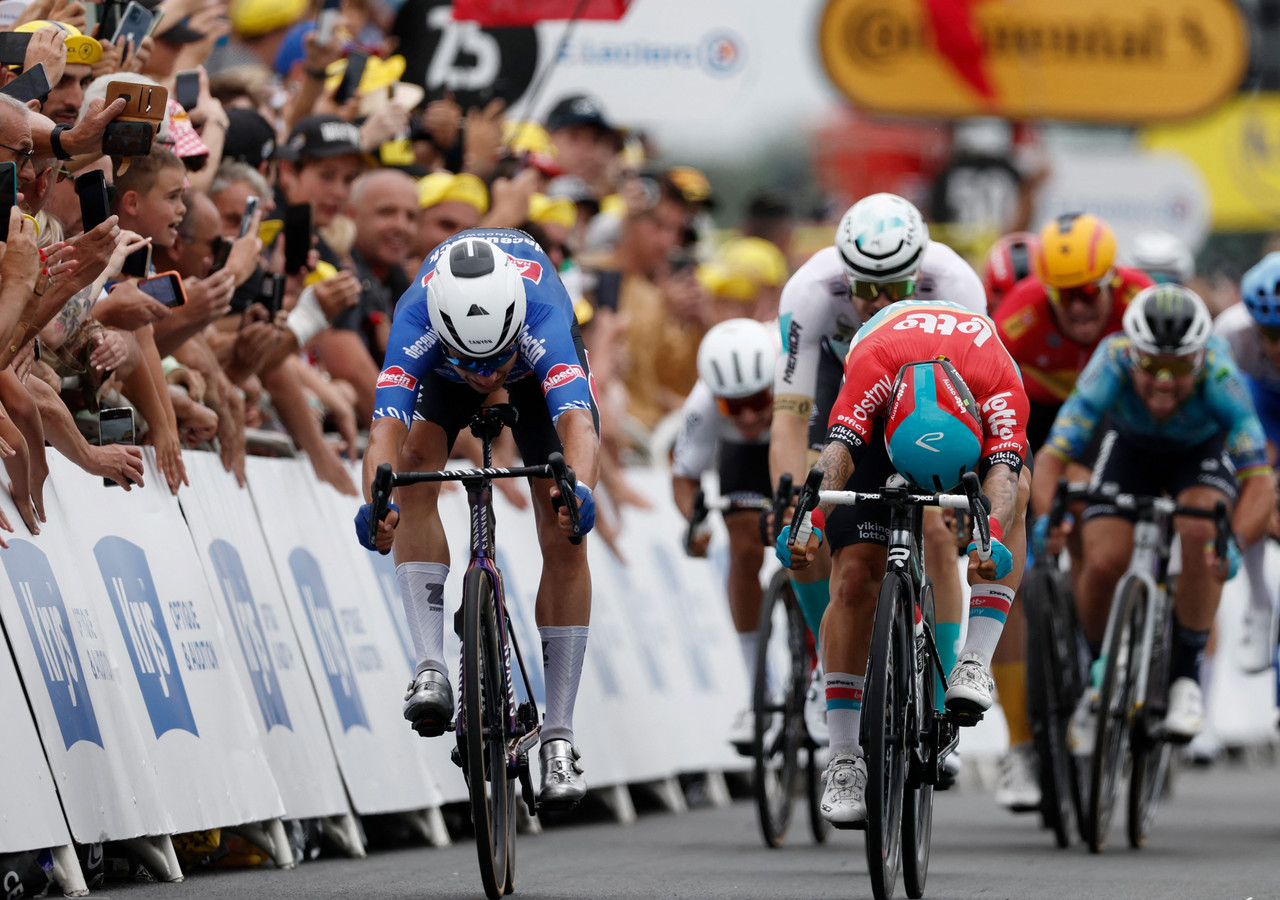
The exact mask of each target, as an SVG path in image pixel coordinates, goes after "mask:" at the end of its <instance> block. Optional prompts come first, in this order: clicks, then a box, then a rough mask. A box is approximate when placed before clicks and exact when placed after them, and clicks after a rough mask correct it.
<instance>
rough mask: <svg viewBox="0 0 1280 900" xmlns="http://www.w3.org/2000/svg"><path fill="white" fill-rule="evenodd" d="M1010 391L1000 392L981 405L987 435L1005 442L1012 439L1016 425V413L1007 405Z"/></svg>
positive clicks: (1011, 394) (1010, 395) (1011, 393)
mask: <svg viewBox="0 0 1280 900" xmlns="http://www.w3.org/2000/svg"><path fill="white" fill-rule="evenodd" d="M1012 397H1013V392H1012V391H1002V392H1001V393H999V394H996V395H995V396H994V397H990V398H988V399H987V401H986V402H985V403H983V404H982V411H983V413H985V414H986V416H987V433H988V434H993V435H995V436H996V437H998V438H1000V439H1001V440H1004V441H1007V440H1009V438H1011V437H1013V426H1014V425H1015V424H1017V421H1018V413H1017V411H1016V410H1014V409H1013V408H1012V407H1011V406H1010V405H1009V400H1010V398H1012Z"/></svg>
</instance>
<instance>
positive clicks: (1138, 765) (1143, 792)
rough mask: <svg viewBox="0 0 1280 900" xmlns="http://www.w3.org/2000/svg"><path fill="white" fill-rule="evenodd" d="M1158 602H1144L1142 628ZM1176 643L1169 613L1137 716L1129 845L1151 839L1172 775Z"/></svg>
mask: <svg viewBox="0 0 1280 900" xmlns="http://www.w3.org/2000/svg"><path fill="white" fill-rule="evenodd" d="M1154 606H1155V604H1147V603H1144V604H1142V615H1141V616H1140V618H1139V620H1138V626H1137V627H1139V628H1141V627H1142V625H1143V624H1144V623H1145V621H1146V617H1147V616H1149V615H1152V614H1153V613H1154V612H1155V610H1154ZM1172 646H1173V617H1172V616H1168V615H1166V616H1165V617H1164V621H1163V622H1157V623H1156V629H1155V641H1154V645H1153V646H1152V648H1151V664H1150V665H1149V666H1148V668H1147V690H1146V696H1145V697H1143V698H1142V705H1141V706H1140V707H1139V709H1138V712H1137V714H1136V715H1135V716H1134V718H1133V735H1132V737H1131V739H1130V743H1131V747H1130V750H1129V752H1130V755H1131V756H1132V757H1133V768H1132V770H1131V771H1130V773H1129V819H1128V831H1129V846H1131V847H1133V848H1135V849H1137V848H1140V847H1142V845H1143V844H1145V843H1146V842H1147V835H1149V834H1150V833H1151V822H1152V820H1153V819H1154V818H1155V814H1156V806H1157V805H1158V804H1159V802H1160V796H1161V794H1162V793H1163V792H1164V785H1165V779H1166V778H1167V777H1168V775H1169V758H1170V756H1172V749H1173V748H1172V747H1171V746H1170V744H1169V742H1168V741H1167V740H1165V739H1164V736H1163V734H1162V731H1163V724H1164V716H1165V712H1166V711H1167V707H1168V695H1169V691H1168V688H1169V651H1170V648H1171V647H1172Z"/></svg>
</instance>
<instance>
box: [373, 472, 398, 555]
mask: <svg viewBox="0 0 1280 900" xmlns="http://www.w3.org/2000/svg"><path fill="white" fill-rule="evenodd" d="M391 477H392V476H391V463H385V462H384V463H381V464H380V465H379V466H378V470H377V471H376V472H375V473H374V476H373V486H372V488H371V489H370V494H371V495H372V496H371V499H372V503H371V506H372V509H370V515H369V543H370V544H376V543H377V539H378V525H380V524H381V523H382V520H383V519H385V518H386V517H387V504H388V503H389V502H390V501H391Z"/></svg>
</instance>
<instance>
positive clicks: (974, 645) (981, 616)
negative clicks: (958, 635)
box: [960, 584, 1013, 669]
mask: <svg viewBox="0 0 1280 900" xmlns="http://www.w3.org/2000/svg"><path fill="white" fill-rule="evenodd" d="M1012 605H1013V588H1010V587H1005V586H1004V585H1003V584H975V585H974V586H973V590H972V591H971V592H970V594H969V631H968V633H967V634H965V636H964V647H963V648H961V650H960V656H961V657H965V656H976V657H977V658H978V659H979V660H980V661H981V662H982V664H983V665H984V666H986V667H987V668H988V669H989V668H991V656H992V654H994V653H995V652H996V644H998V643H999V642H1000V633H1001V632H1002V631H1004V623H1005V619H1007V618H1008V617H1009V607H1010V606H1012Z"/></svg>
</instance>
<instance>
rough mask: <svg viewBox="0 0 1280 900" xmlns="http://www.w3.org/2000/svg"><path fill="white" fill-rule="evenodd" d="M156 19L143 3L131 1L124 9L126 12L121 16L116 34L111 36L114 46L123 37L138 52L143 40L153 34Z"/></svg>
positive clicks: (135, 0)
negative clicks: (153, 21)
mask: <svg viewBox="0 0 1280 900" xmlns="http://www.w3.org/2000/svg"><path fill="white" fill-rule="evenodd" d="M154 18H155V16H154V15H153V14H152V12H151V11H150V10H149V9H147V8H146V7H145V6H143V5H142V4H141V3H138V2H137V0H130V3H129V5H128V6H126V7H125V8H124V12H123V13H122V14H121V15H120V24H119V26H118V27H117V28H116V30H115V33H114V34H113V35H111V42H112V43H113V44H114V43H115V42H116V41H118V40H120V38H122V37H123V38H124V39H125V40H127V41H129V42H130V43H131V44H132V45H133V49H134V52H137V49H138V47H139V45H141V43H142V39H143V38H144V37H146V36H147V35H149V34H150V33H151V25H152V20H153V19H154Z"/></svg>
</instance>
